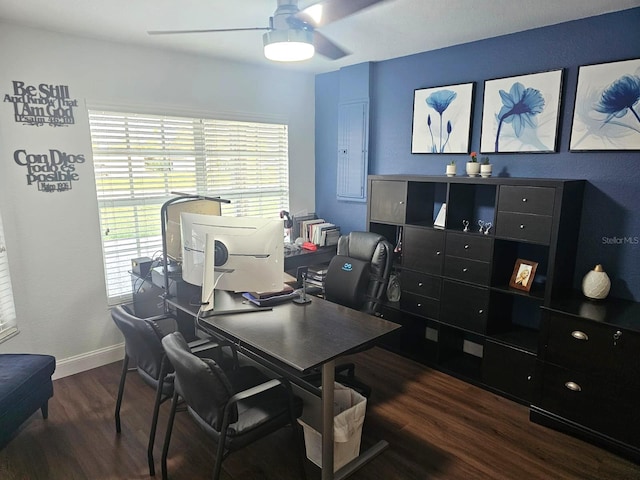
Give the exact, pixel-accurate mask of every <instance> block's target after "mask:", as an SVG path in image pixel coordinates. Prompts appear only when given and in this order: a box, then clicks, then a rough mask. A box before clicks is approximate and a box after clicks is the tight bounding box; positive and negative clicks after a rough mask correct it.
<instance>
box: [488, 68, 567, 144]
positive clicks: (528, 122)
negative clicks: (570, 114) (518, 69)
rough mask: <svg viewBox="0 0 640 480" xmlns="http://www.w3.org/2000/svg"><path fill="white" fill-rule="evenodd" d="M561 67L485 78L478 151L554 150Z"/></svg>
mask: <svg viewBox="0 0 640 480" xmlns="http://www.w3.org/2000/svg"><path fill="white" fill-rule="evenodd" d="M561 83H562V70H555V71H552V72H543V73H536V74H531V75H523V76H519V77H509V78H503V79H497V80H489V81H487V82H485V92H484V109H483V116H482V135H481V140H480V151H481V152H482V153H504V152H518V153H521V152H554V151H555V149H556V141H557V139H556V137H557V128H558V119H559V110H560V87H561Z"/></svg>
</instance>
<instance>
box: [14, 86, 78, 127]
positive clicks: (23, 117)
mask: <svg viewBox="0 0 640 480" xmlns="http://www.w3.org/2000/svg"><path fill="white" fill-rule="evenodd" d="M11 83H12V86H13V89H12V92H11V93H7V94H5V95H4V101H5V102H8V103H12V104H13V115H14V119H15V121H16V123H22V124H24V125H33V126H37V127H40V126H42V125H45V124H47V125H51V126H52V127H66V126H69V125H73V124H74V123H75V118H74V116H73V109H74V108H75V107H77V106H78V100H76V99H72V98H71V96H70V94H69V86H68V85H52V84H48V83H41V84H39V85H37V86H36V85H27V83H26V82H22V81H19V80H14V81H13V82H11Z"/></svg>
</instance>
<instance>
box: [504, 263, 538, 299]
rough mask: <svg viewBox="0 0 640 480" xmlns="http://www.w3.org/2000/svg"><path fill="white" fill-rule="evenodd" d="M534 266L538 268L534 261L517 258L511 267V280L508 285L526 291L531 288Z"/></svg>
mask: <svg viewBox="0 0 640 480" xmlns="http://www.w3.org/2000/svg"><path fill="white" fill-rule="evenodd" d="M536 268H538V264H537V263H536V262H531V261H529V260H523V259H521V258H519V259H518V260H516V265H515V267H514V268H513V273H512V274H511V280H509V286H510V287H512V288H517V289H518V290H524V291H525V292H528V291H529V290H531V284H532V283H533V277H534V276H535V275H536Z"/></svg>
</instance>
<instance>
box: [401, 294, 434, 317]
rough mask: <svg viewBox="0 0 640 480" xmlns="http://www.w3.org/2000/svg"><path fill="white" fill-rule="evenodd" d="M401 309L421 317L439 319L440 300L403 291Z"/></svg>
mask: <svg viewBox="0 0 640 480" xmlns="http://www.w3.org/2000/svg"><path fill="white" fill-rule="evenodd" d="M400 309H401V310H402V311H405V312H409V313H413V314H415V315H420V316H421V317H426V318H432V319H434V320H437V319H438V317H439V315H440V302H439V301H438V300H435V299H433V298H428V297H423V296H421V295H416V294H413V293H408V292H403V293H402V296H401V297H400Z"/></svg>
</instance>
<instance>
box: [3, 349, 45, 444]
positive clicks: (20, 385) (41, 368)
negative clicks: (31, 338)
mask: <svg viewBox="0 0 640 480" xmlns="http://www.w3.org/2000/svg"><path fill="white" fill-rule="evenodd" d="M55 369H56V359H55V358H54V357H52V356H51V355H32V354H12V353H7V354H2V355H0V449H1V448H3V447H4V446H5V445H6V444H7V443H9V441H10V440H11V438H12V437H13V435H14V433H15V431H16V430H17V429H18V428H19V427H20V425H22V423H23V422H24V421H25V420H26V419H27V418H29V417H30V416H31V415H32V414H33V413H34V412H35V411H36V410H38V409H40V410H41V411H42V416H43V417H44V418H47V414H48V410H47V406H48V401H49V399H50V398H51V397H52V396H53V382H52V381H51V375H53V372H54V371H55Z"/></svg>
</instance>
